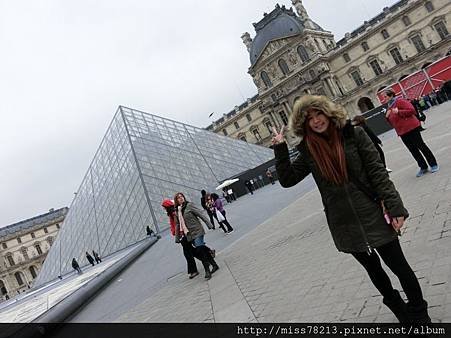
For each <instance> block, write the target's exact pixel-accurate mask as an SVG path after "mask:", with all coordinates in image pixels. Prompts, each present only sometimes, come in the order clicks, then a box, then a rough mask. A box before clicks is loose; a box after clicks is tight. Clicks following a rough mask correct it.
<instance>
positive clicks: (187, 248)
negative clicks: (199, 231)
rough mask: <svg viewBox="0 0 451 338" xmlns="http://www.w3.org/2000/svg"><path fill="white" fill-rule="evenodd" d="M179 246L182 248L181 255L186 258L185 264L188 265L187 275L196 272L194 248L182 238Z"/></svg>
mask: <svg viewBox="0 0 451 338" xmlns="http://www.w3.org/2000/svg"><path fill="white" fill-rule="evenodd" d="M180 244H182V247H183V255H184V256H185V258H186V263H187V265H188V273H190V274H191V273H195V272H197V266H196V261H195V260H194V248H193V246H192V244H191V243H189V242H188V241H187V239H186V237H182V239H181V240H180Z"/></svg>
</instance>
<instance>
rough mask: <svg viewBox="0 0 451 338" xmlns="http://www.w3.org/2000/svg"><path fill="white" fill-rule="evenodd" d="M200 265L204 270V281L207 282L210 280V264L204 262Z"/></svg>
mask: <svg viewBox="0 0 451 338" xmlns="http://www.w3.org/2000/svg"><path fill="white" fill-rule="evenodd" d="M202 265H203V266H204V269H205V279H206V280H209V279H210V278H211V272H210V264H208V263H207V262H206V261H202Z"/></svg>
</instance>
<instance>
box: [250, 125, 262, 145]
mask: <svg viewBox="0 0 451 338" xmlns="http://www.w3.org/2000/svg"><path fill="white" fill-rule="evenodd" d="M251 133H252V134H254V137H255V139H256V140H257V141H261V140H262V137H261V136H260V132H259V131H258V126H255V127H253V128H252V129H251Z"/></svg>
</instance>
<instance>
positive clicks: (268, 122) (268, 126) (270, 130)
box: [265, 121, 272, 134]
mask: <svg viewBox="0 0 451 338" xmlns="http://www.w3.org/2000/svg"><path fill="white" fill-rule="evenodd" d="M265 126H266V128H267V129H268V131H269V133H270V134H271V133H272V123H271V122H270V121H266V122H265Z"/></svg>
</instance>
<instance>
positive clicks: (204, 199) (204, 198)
mask: <svg viewBox="0 0 451 338" xmlns="http://www.w3.org/2000/svg"><path fill="white" fill-rule="evenodd" d="M200 193H201V195H202V197H201V198H200V205H201V206H202V208H203V209H204V210H205V211H206V212H207V214H208V217H209V218H210V223H211V225H213V230H214V229H215V222H214V220H213V216H214V215H213V212H212V211H211V210H210V208H209V207H208V206H207V198H208V197H209V196H210V194H207V192H206V191H205V190H202V191H201V192H200Z"/></svg>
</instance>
